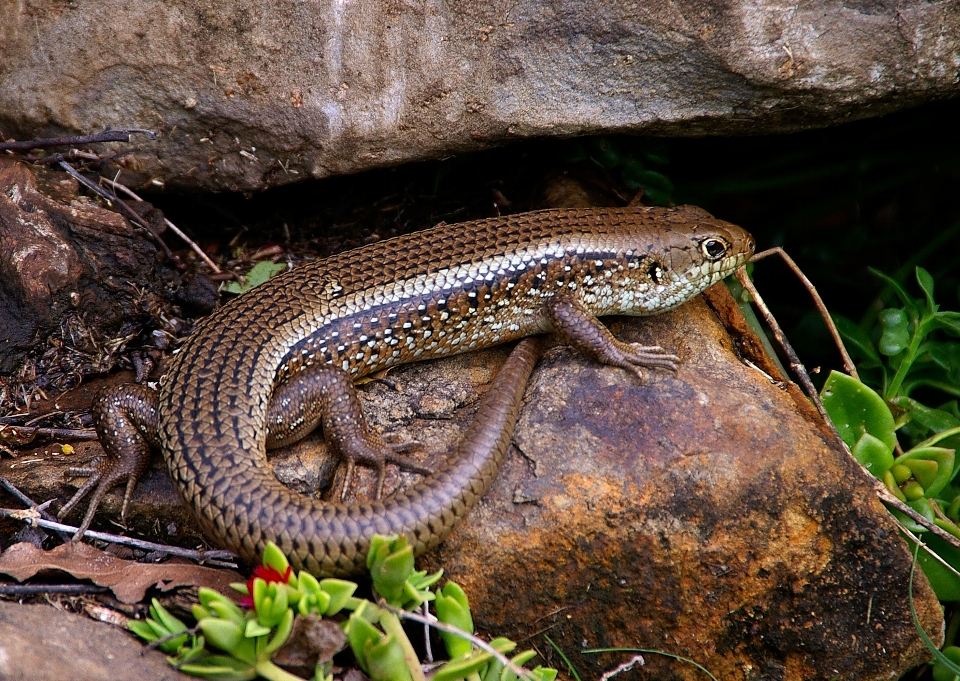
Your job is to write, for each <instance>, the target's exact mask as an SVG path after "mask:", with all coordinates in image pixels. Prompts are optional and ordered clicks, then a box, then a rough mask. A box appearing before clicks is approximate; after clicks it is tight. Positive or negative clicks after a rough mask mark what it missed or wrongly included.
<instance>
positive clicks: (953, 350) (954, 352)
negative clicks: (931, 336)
mask: <svg viewBox="0 0 960 681" xmlns="http://www.w3.org/2000/svg"><path fill="white" fill-rule="evenodd" d="M923 350H924V351H925V352H926V353H927V355H928V356H929V357H930V359H932V360H933V362H934V363H935V364H936V365H937V366H938V367H939V368H940V369H943V370H945V371H946V373H947V378H948V380H949V381H950V382H951V383H954V384H958V383H960V343H957V342H955V341H953V342H948V343H941V342H937V341H927V342H926V343H924V344H923ZM938 373H939V376H935V377H936V378H940V379H942V378H943V374H942V373H940V372H938Z"/></svg>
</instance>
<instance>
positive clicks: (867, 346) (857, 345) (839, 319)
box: [830, 314, 880, 364]
mask: <svg viewBox="0 0 960 681" xmlns="http://www.w3.org/2000/svg"><path fill="white" fill-rule="evenodd" d="M830 316H831V317H832V318H833V323H834V324H835V325H836V327H837V331H838V332H839V333H840V337H841V338H842V339H843V341H844V343H846V344H847V345H848V346H850V347H851V348H853V350H854V351H855V354H858V355H860V356H861V357H862V358H864V359H866V360H867V361H868V362H870V363H871V364H879V363H880V354H879V353H878V352H877V348H876V346H874V344H873V341H871V340H870V336H868V335H867V333H866V331H864V330H863V329H861V328H860V327H859V326H857V325H856V324H854V323H853V322H852V321H850V320H849V319H847V318H846V317H844V316H843V315H838V314H834V315H830Z"/></svg>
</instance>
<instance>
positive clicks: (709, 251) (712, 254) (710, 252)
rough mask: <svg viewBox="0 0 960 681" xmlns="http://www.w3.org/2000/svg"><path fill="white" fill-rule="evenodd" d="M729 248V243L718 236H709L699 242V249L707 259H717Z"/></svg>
mask: <svg viewBox="0 0 960 681" xmlns="http://www.w3.org/2000/svg"><path fill="white" fill-rule="evenodd" d="M728 250H730V244H729V243H727V242H726V241H725V240H724V239H721V238H719V237H710V238H709V239H704V240H703V241H701V242H700V251H701V252H702V253H703V255H704V257H706V258H707V260H719V259H720V258H722V257H723V256H725V255H726V254H727V251H728Z"/></svg>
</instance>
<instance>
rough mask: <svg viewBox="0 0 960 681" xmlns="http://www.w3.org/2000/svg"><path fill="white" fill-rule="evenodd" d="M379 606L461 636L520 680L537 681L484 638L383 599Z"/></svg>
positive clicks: (401, 617) (400, 616)
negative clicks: (398, 606) (489, 655)
mask: <svg viewBox="0 0 960 681" xmlns="http://www.w3.org/2000/svg"><path fill="white" fill-rule="evenodd" d="M377 605H378V606H379V607H381V608H383V609H384V610H386V611H388V612H392V613H393V614H394V615H396V616H397V617H399V618H400V619H405V620H410V621H411V622H419V623H420V624H426V625H427V626H431V627H433V628H434V629H436V630H437V631H443V632H445V633H448V634H453V635H454V636H459V637H460V638H463V639H466V640H468V641H470V643H472V644H473V645H475V646H476V647H477V648H479V649H480V650H482V651H484V652H486V653H490V654H491V655H493V656H494V657H495V658H496V659H497V660H499V661H500V662H501V663H502V664H503V665H504V666H505V667H507V668H508V669H509V670H510V671H512V672H513V673H514V674H516V675H517V676H519V677H520V678H522V679H527V681H536V677H535V676H534V675H533V674H532V673H531V672H530V670H529V669H524V668H523V667H519V666H517V665H515V664H514V663H513V662H511V661H510V658H508V657H507V656H506V655H504V654H503V653H501V652H500V651H498V650H497V649H496V648H494V647H493V646H492V645H490V644H489V643H487V642H486V641H484V640H483V639H482V638H477V637H476V636H474V635H473V634H468V633H467V632H465V631H464V630H463V629H459V628H457V627H455V626H452V625H450V624H446V623H444V622H440V621H439V620H436V619H434V618H432V617H424V616H423V615H421V614H419V613H415V612H410V611H409V610H400V609H399V608H394V607H393V606H392V605H390V604H389V603H387V602H386V601H384V600H383V599H382V598H381V599H380V601H379V602H378V603H377Z"/></svg>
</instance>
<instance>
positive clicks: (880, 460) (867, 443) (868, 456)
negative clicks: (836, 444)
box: [852, 433, 893, 478]
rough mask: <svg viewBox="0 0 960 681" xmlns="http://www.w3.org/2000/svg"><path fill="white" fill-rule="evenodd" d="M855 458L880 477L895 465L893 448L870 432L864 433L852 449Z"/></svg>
mask: <svg viewBox="0 0 960 681" xmlns="http://www.w3.org/2000/svg"><path fill="white" fill-rule="evenodd" d="M852 452H853V458H855V459H856V460H857V461H859V462H860V463H861V464H862V465H863V467H864V468H866V469H867V470H868V471H870V472H871V473H872V474H873V475H875V476H876V477H878V478H883V474H884V473H886V472H887V471H888V470H890V467H891V466H892V465H893V450H891V449H890V448H889V447H887V445H886V443H884V442H882V441H881V440H879V439H878V438H875V437H874V436H873V435H871V434H870V433H864V434H863V435H862V436H861V438H860V439H859V440H857V444H855V445H854V446H853V449H852Z"/></svg>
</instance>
